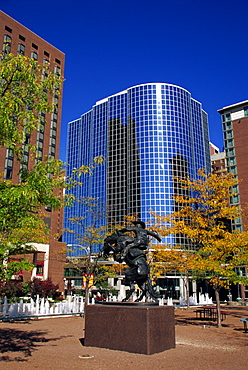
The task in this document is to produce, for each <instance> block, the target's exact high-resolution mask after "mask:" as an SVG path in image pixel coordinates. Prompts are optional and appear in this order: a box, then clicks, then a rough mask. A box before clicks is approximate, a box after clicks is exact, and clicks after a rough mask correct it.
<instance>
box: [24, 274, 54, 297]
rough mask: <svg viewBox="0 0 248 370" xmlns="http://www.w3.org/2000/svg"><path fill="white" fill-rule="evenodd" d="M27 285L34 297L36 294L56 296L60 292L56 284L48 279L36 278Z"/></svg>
mask: <svg viewBox="0 0 248 370" xmlns="http://www.w3.org/2000/svg"><path fill="white" fill-rule="evenodd" d="M29 286H30V293H31V297H32V298H34V297H36V296H37V295H39V296H40V297H52V298H56V297H57V296H59V295H60V292H58V288H59V286H58V284H57V285H55V284H53V283H52V281H51V280H50V279H47V280H40V279H37V278H36V279H34V280H33V281H30V282H29Z"/></svg>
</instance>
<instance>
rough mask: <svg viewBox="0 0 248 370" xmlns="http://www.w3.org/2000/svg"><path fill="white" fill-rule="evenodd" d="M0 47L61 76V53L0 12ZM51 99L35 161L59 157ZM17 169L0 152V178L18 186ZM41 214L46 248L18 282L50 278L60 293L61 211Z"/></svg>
mask: <svg viewBox="0 0 248 370" xmlns="http://www.w3.org/2000/svg"><path fill="white" fill-rule="evenodd" d="M0 44H1V45H2V46H1V47H2V50H3V52H4V53H12V54H14V55H17V54H23V55H25V56H28V57H31V58H33V59H35V60H37V62H38V63H39V64H40V65H49V71H51V72H55V73H57V74H59V75H61V76H63V75H64V59H65V55H64V53H63V52H61V51H60V50H58V49H56V48H55V47H54V46H52V45H51V44H49V43H48V42H47V41H45V40H43V39H42V38H40V37H39V36H37V35H36V34H35V33H33V32H31V31H30V30H29V29H27V28H26V27H24V26H23V25H21V24H20V23H18V22H17V21H15V20H14V19H12V18H11V17H9V16H8V15H7V14H5V13H3V12H2V11H0ZM52 99H53V102H54V103H55V106H54V109H53V112H52V113H51V114H43V113H41V114H40V128H39V131H37V132H34V133H33V134H32V135H31V137H30V142H31V143H32V144H34V145H36V149H37V152H38V155H39V158H44V157H46V156H50V157H52V158H58V156H59V139H60V122H61V111H62V96H61V95H60V96H58V95H56V94H54V96H53V97H52ZM24 156H25V162H26V165H27V167H28V168H31V167H32V165H33V163H34V160H33V159H32V158H31V157H30V156H29V151H28V149H27V150H26V149H24ZM19 169H20V163H19V162H18V161H17V160H16V158H14V157H13V153H12V151H11V150H8V149H6V148H0V172H2V173H4V178H5V179H6V180H7V179H10V180H12V181H13V182H14V183H18V181H19V177H18V172H19ZM44 213H45V218H44V220H45V223H46V224H47V225H48V226H49V228H50V231H51V233H50V240H49V244H35V247H36V249H37V252H35V253H34V254H33V255H32V256H29V258H30V259H31V260H32V262H33V263H34V265H35V268H34V269H33V271H32V273H31V276H30V274H29V275H28V274H27V273H25V272H24V273H23V274H22V272H21V273H20V275H19V279H26V278H30V277H32V278H33V277H40V278H41V279H47V278H50V279H51V280H52V282H53V283H55V284H59V288H60V290H61V291H62V290H63V288H64V284H63V262H62V261H60V260H59V258H57V257H56V256H57V255H58V251H61V250H62V247H63V244H62V243H61V242H60V241H59V238H58V237H57V236H56V237H55V236H54V235H55V234H56V235H61V230H62V222H63V212H62V210H59V211H53V210H51V209H50V208H49V207H46V208H45V210H44Z"/></svg>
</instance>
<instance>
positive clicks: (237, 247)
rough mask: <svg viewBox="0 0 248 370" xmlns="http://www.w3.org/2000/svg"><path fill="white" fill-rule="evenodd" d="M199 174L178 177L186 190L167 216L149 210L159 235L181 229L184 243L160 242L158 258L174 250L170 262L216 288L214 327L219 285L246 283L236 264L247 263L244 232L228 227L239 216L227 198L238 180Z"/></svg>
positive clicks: (247, 248)
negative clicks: (164, 243)
mask: <svg viewBox="0 0 248 370" xmlns="http://www.w3.org/2000/svg"><path fill="white" fill-rule="evenodd" d="M198 175H199V176H198V179H197V180H191V179H177V180H178V183H179V184H180V186H181V187H182V189H184V190H186V191H185V192H184V195H179V196H175V197H174V202H175V204H176V205H177V207H176V211H175V212H173V213H172V214H170V215H168V216H166V217H161V216H159V215H157V214H154V217H155V218H156V229H157V232H158V233H159V234H160V235H161V236H168V235H170V234H174V235H175V236H177V235H182V236H184V238H185V241H186V243H185V244H184V245H177V246H171V245H164V247H163V249H162V248H161V246H158V247H157V251H156V254H157V258H158V260H159V259H160V260H161V259H162V260H163V258H165V256H166V254H169V253H173V256H174V258H173V259H172V262H173V264H174V267H177V269H178V270H179V271H182V270H184V271H185V272H186V274H188V273H189V272H193V273H194V274H196V276H198V277H201V278H206V279H208V280H209V282H210V284H212V286H213V288H214V291H215V297H216V306H217V325H218V327H219V326H221V319H220V297H219V292H220V289H221V288H222V287H228V286H229V285H230V284H232V283H233V284H236V283H244V284H247V283H248V281H247V279H244V278H242V277H241V276H239V274H238V273H237V269H236V268H237V267H242V266H245V265H247V264H248V232H247V231H240V230H233V231H231V230H230V229H229V227H228V225H230V224H231V222H232V221H234V220H235V219H236V218H238V217H240V216H241V210H240V208H239V206H236V205H235V204H233V202H232V197H233V196H234V195H235V193H234V191H233V189H235V186H236V185H237V184H238V180H237V179H236V178H235V177H234V176H233V175H232V174H222V175H216V174H209V175H206V174H205V173H204V172H203V171H202V170H200V171H199V173H198ZM168 249H169V252H168ZM158 263H159V262H158ZM167 266H168V259H167Z"/></svg>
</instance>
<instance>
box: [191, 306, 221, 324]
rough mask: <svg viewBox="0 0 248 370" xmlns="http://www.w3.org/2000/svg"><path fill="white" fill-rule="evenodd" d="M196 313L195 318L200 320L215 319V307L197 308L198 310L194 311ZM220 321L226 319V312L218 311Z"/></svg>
mask: <svg viewBox="0 0 248 370" xmlns="http://www.w3.org/2000/svg"><path fill="white" fill-rule="evenodd" d="M194 312H195V314H196V318H199V319H200V320H217V310H216V307H203V308H199V309H198V310H196V311H194ZM220 315H221V321H223V320H225V319H226V316H227V312H226V311H222V310H221V311H220Z"/></svg>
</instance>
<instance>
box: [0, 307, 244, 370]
mask: <svg viewBox="0 0 248 370" xmlns="http://www.w3.org/2000/svg"><path fill="white" fill-rule="evenodd" d="M225 311H227V312H228V315H227V318H226V320H225V321H224V322H223V327H222V328H219V329H218V328H216V326H215V325H216V324H215V323H213V322H211V321H201V320H198V319H197V320H196V318H195V313H194V309H193V308H190V309H180V308H176V309H175V316H176V348H175V349H171V350H168V351H164V352H161V353H157V354H154V355H151V356H147V355H141V354H135V353H127V352H121V351H113V350H108V349H104V348H95V347H84V346H83V345H82V338H83V335H84V320H83V319H82V318H81V317H68V318H51V319H40V320H32V321H16V322H0V348H1V350H0V352H1V353H0V361H1V362H0V364H1V366H0V368H1V369H4V370H8V369H17V370H19V369H20V370H22V369H25V370H29V369H38V368H39V369H42V370H43V369H44V370H48V369H69V370H70V369H87V370H88V369H89V370H90V369H100V370H101V369H102V370H105V369H110V370H112V369H126V368H131V369H132V370H136V369H138V370H143V369H152V370H155V369H169V370H178V369H183V370H188V369H190V370H192V369H193V370H195V369H196V370H205V369H211V370H212V369H220V370H223V369H225V370H229V369H230V370H231V369H232V370H239V369H247V368H248V333H244V330H243V324H242V322H240V318H242V317H248V307H239V306H227V307H225ZM85 355H88V356H91V358H84V357H83V356H85ZM80 356H81V357H80Z"/></svg>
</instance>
